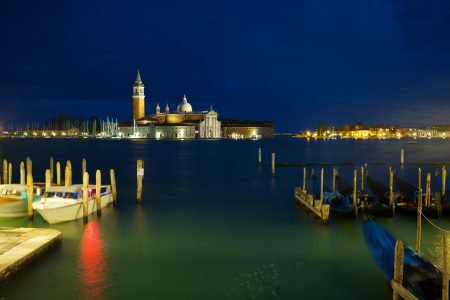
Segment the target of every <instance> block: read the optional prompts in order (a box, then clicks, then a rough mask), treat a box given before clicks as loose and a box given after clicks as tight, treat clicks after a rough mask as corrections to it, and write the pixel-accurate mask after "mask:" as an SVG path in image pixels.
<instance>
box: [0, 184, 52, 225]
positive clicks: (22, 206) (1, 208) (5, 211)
mask: <svg viewBox="0 0 450 300" xmlns="http://www.w3.org/2000/svg"><path fill="white" fill-rule="evenodd" d="M43 192H44V190H43V188H42V187H39V186H34V187H33V195H34V196H33V201H38V200H40V199H41V198H42V194H43ZM27 212H28V194H27V185H26V184H0V217H20V216H26V215H27Z"/></svg>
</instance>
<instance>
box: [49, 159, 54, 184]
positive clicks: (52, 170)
mask: <svg viewBox="0 0 450 300" xmlns="http://www.w3.org/2000/svg"><path fill="white" fill-rule="evenodd" d="M54 165H55V163H54V160H53V156H51V157H50V182H51V183H53V178H55V177H54V169H53V168H54Z"/></svg>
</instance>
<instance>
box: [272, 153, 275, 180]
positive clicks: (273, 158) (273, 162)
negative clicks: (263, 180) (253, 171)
mask: <svg viewBox="0 0 450 300" xmlns="http://www.w3.org/2000/svg"><path fill="white" fill-rule="evenodd" d="M272 176H275V153H272Z"/></svg>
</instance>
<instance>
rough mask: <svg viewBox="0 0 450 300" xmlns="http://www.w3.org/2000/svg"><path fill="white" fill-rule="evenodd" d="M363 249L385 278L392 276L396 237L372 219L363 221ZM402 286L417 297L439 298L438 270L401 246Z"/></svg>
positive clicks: (388, 279) (440, 284) (440, 277)
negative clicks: (402, 258)
mask: <svg viewBox="0 0 450 300" xmlns="http://www.w3.org/2000/svg"><path fill="white" fill-rule="evenodd" d="M363 232H364V238H365V241H366V245H367V248H368V249H369V252H370V254H371V255H372V258H373V259H374V260H375V262H376V264H377V265H378V267H379V268H380V269H381V271H382V272H383V276H384V278H385V280H386V281H390V280H391V279H392V278H393V276H394V253H395V243H396V239H395V238H394V237H393V236H392V235H391V234H390V233H389V232H388V231H387V230H386V229H384V228H383V227H382V226H381V225H379V224H377V223H376V222H374V221H366V222H364V223H363ZM403 272H404V273H403V286H404V287H405V288H406V289H408V290H409V291H410V292H411V293H413V294H414V295H415V296H416V297H417V298H418V299H441V296H442V273H441V271H440V270H439V269H438V268H437V267H436V266H435V265H434V264H432V263H431V262H429V261H426V260H425V259H423V258H422V257H420V256H418V255H416V254H415V253H413V251H412V250H411V249H410V248H408V247H405V250H404V262H403Z"/></svg>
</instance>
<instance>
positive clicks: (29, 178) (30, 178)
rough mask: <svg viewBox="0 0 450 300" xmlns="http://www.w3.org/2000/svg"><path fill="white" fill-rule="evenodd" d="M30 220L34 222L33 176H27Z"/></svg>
mask: <svg viewBox="0 0 450 300" xmlns="http://www.w3.org/2000/svg"><path fill="white" fill-rule="evenodd" d="M27 197H28V199H27V200H28V219H29V220H33V176H32V175H31V173H28V174H27Z"/></svg>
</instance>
